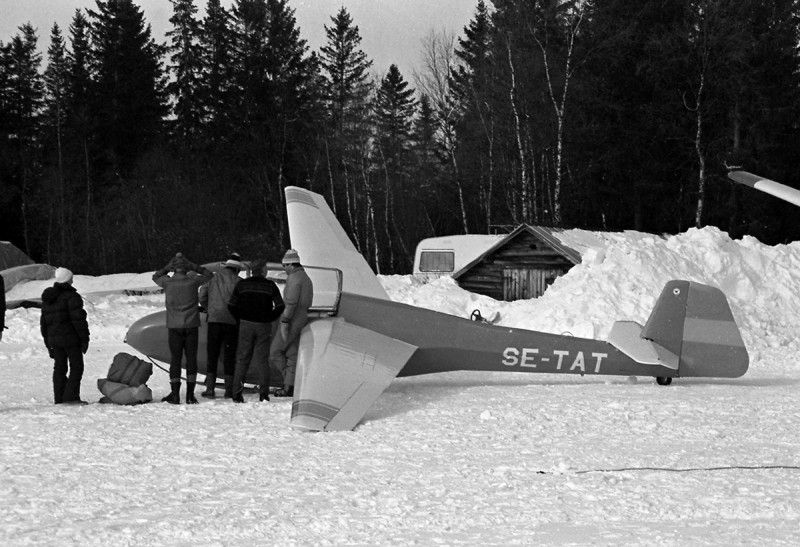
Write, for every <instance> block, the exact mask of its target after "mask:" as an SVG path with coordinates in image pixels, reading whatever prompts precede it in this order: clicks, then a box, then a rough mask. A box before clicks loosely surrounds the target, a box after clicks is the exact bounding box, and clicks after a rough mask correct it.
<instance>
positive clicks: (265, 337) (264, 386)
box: [233, 321, 272, 396]
mask: <svg viewBox="0 0 800 547" xmlns="http://www.w3.org/2000/svg"><path fill="white" fill-rule="evenodd" d="M271 338H272V324H271V323H252V322H250V321H240V322H239V349H238V351H237V352H236V374H235V375H234V376H233V395H234V396H236V395H238V394H240V393H242V391H243V390H244V377H245V376H246V375H247V369H248V368H250V364H251V363H253V364H255V366H256V367H258V370H259V371H260V372H261V374H260V375H259V379H260V381H261V383H260V384H259V393H260V394H261V395H269V343H270V339H271Z"/></svg>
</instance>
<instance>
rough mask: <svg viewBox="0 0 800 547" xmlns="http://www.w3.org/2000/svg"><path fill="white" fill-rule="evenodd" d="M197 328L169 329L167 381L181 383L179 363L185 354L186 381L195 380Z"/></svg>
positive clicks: (192, 381)
mask: <svg viewBox="0 0 800 547" xmlns="http://www.w3.org/2000/svg"><path fill="white" fill-rule="evenodd" d="M197 342H198V328H197V327H194V328H193V329H169V354H170V358H169V381H170V382H180V381H181V361H182V360H183V355H184V353H185V354H186V381H187V382H191V383H194V382H195V381H196V380H197Z"/></svg>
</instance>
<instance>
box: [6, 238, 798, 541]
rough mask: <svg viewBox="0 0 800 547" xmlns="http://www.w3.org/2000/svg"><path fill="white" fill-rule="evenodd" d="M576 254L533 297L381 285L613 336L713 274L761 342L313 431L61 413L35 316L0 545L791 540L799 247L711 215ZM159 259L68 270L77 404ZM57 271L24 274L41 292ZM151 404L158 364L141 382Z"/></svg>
mask: <svg viewBox="0 0 800 547" xmlns="http://www.w3.org/2000/svg"><path fill="white" fill-rule="evenodd" d="M564 238H565V240H566V242H567V243H568V244H570V245H572V246H574V247H575V248H579V249H581V250H582V252H583V257H584V262H583V264H581V265H579V266H576V267H575V268H573V270H572V271H571V272H570V273H569V274H567V275H565V276H563V277H562V278H560V279H558V280H557V281H556V283H555V284H554V285H553V286H552V287H551V288H550V289H549V290H548V291H547V293H546V294H545V295H544V296H543V297H541V298H539V299H537V300H530V301H521V302H514V303H503V302H497V301H494V300H491V299H488V298H486V297H482V296H477V295H473V294H470V293H467V292H465V291H462V290H461V289H459V288H458V287H457V286H456V285H455V284H454V283H453V282H452V281H451V280H449V279H441V280H437V281H434V282H431V283H427V284H424V283H421V282H418V281H416V280H415V279H413V278H412V277H409V276H388V277H382V278H381V281H382V283H383V285H384V287H385V288H386V289H387V291H388V292H389V294H390V296H391V297H392V298H393V299H395V300H398V301H402V302H406V303H411V304H416V305H419V306H424V307H429V308H433V309H437V310H440V311H444V312H447V313H451V314H455V315H459V316H462V317H468V316H469V314H470V313H471V311H472V310H473V309H476V308H478V309H480V310H481V312H482V314H483V315H484V316H489V315H491V314H492V313H494V312H498V313H499V315H500V324H502V325H508V326H516V327H523V328H529V329H536V330H542V331H548V332H555V333H571V334H573V335H575V336H584V337H596V338H605V337H606V336H607V334H608V331H609V329H610V327H611V324H612V323H613V321H614V320H617V319H632V320H636V321H639V322H640V323H644V322H645V320H646V319H647V316H648V314H649V312H650V309H651V307H652V305H653V303H654V301H655V299H656V297H657V296H658V294H659V293H660V291H661V288H662V286H663V284H664V283H665V282H666V281H667V280H669V279H674V278H682V279H690V280H696V281H701V282H704V283H708V284H713V285H716V286H718V287H720V288H721V289H722V290H723V291H724V292H725V293H726V294H727V296H728V298H729V301H730V304H731V308H732V310H733V313H734V316H735V317H736V320H737V322H738V324H739V326H740V328H741V330H742V335H743V338H744V340H745V343H746V345H747V348H748V350H749V352H750V356H751V365H750V370H749V371H748V372H747V374H746V375H745V376H744V377H742V378H738V379H733V380H731V379H725V380H722V379H677V380H675V381H674V382H673V384H672V385H671V386H669V387H661V386H657V385H656V384H655V382H654V381H653V380H652V378H643V377H640V378H625V377H585V378H581V377H574V376H558V375H537V374H525V373H474V372H473V373H470V372H461V373H448V374H441V375H431V376H422V377H412V378H403V379H398V380H395V382H393V383H392V385H391V386H390V387H389V388H388V389H387V390H386V391H385V392H384V394H383V395H382V396H381V397H380V398H379V399H378V401H377V402H376V403H375V405H374V406H373V408H372V409H371V410H370V412H369V413H368V414H367V416H366V418H365V419H364V421H363V422H362V424H361V425H360V426H359V427H358V428H356V430H355V431H352V432H343V433H303V432H299V431H295V430H292V429H291V428H290V427H289V425H288V421H289V411H290V407H291V402H290V401H288V400H280V399H278V400H273V401H272V402H270V403H258V402H257V399H258V398H257V396H256V395H255V394H249V395H246V397H247V399H248V402H247V404H244V405H236V404H232V403H230V402H229V401H227V400H222V399H217V400H215V401H208V400H205V399H203V400H201V404H199V405H196V406H186V405H181V406H179V407H175V406H172V405H167V404H161V403H151V404H146V405H141V406H135V407H121V406H113V405H99V404H93V405H89V406H85V407H75V406H55V405H53V404H52V388H51V372H52V363H51V360H50V359H49V358H48V356H47V352H46V351H45V348H44V346H43V344H42V342H41V340H40V337H39V332H38V322H39V311H38V310H36V309H28V310H25V309H15V310H11V311H9V312H8V314H7V317H6V319H7V321H6V322H7V325H8V327H9V330H7V331H5V335H4V337H3V340H2V341H1V342H0V544H2V545H59V546H63V545H81V546H82V545H118V546H126V545H136V546H146V545H193V546H194V545H343V544H347V545H352V544H357V545H406V544H418V545H430V544H435V545H466V544H469V545H478V544H480V545H501V544H502V545H506V544H525V545H531V544H547V545H588V544H591V545H798V544H800V440H798V433H800V389H799V388H800V382H799V381H798V376H800V374H798V373H800V365H799V364H798V359H797V356H798V352H799V350H800V347H799V346H800V344H798V341H797V335H798V332H799V331H800V329H799V327H800V325H799V324H798V323H800V273H798V272H800V243H793V244H791V245H784V246H777V247H767V246H763V245H761V244H760V243H759V242H758V241H756V240H754V239H751V238H745V239H744V240H742V241H738V240H737V241H733V240H731V239H729V238H728V237H727V235H726V234H725V233H722V232H720V231H718V230H716V229H714V228H705V229H702V230H694V229H693V230H689V231H688V232H686V233H683V234H680V235H678V236H674V237H669V238H666V239H664V238H659V237H656V236H652V235H647V234H641V233H635V232H627V233H624V234H606V233H593V232H584V231H571V232H567V233H566V234H565V236H564ZM148 283H149V274H139V275H119V276H108V277H101V278H92V277H86V276H80V275H78V276H76V281H75V285H76V287H77V288H78V290H79V291H80V292H81V293H82V294H84V296H85V298H86V308H87V311H88V313H89V324H90V327H91V331H92V342H91V346H90V349H89V353H88V355H87V369H86V373H85V375H84V380H83V398H84V399H87V400H89V401H93V402H95V401H97V400H98V399H99V398H100V396H101V395H100V393H99V391H97V388H96V380H97V379H98V378H104V377H105V376H106V372H107V370H108V367H109V365H110V363H111V359H112V357H113V356H114V355H115V354H116V353H118V352H121V351H127V352H131V353H132V350H131V349H130V348H128V347H126V346H125V345H124V344H123V342H122V340H123V337H124V334H125V331H126V329H127V327H128V326H129V325H130V324H131V323H132V322H133V321H134V320H136V319H137V318H139V317H141V316H143V315H145V314H147V313H150V312H153V311H156V310H159V309H161V308H162V306H163V296H161V295H149V296H135V297H134V296H125V295H124V294H121V290H122V289H124V288H126V287H134V288H141V287H142V286H146V285H148ZM48 284H49V283H44V282H30V283H27V284H25V285H22V286H17V287H15V288H14V289H13V290H12V293H13V294H12V293H9V295H7V296H8V298H9V299H10V300H11V299H19V298H26V297H31V296H38V295H39V294H41V290H42V289H43V288H44V287H45V286H47V285H48ZM148 385H149V386H150V387H151V388H152V389H153V392H154V396H155V398H156V400H160V398H161V397H162V396H163V395H165V394H166V393H167V391H168V378H167V374H166V373H164V372H162V371H160V370H158V369H155V372H154V374H153V376H152V378H151V379H150V381H149V382H148Z"/></svg>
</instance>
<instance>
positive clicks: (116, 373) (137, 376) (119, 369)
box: [108, 353, 153, 387]
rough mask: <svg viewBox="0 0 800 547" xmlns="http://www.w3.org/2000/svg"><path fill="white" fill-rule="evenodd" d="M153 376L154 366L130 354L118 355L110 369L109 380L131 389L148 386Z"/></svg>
mask: <svg viewBox="0 0 800 547" xmlns="http://www.w3.org/2000/svg"><path fill="white" fill-rule="evenodd" d="M152 374H153V364H152V363H150V362H149V361H145V360H143V359H139V358H138V357H134V356H133V355H130V354H128V353H118V354H116V355H115V356H114V360H113V361H112V362H111V367H110V368H109V369H108V379H109V380H111V381H112V382H118V383H120V384H125V385H128V386H131V387H138V386H140V385H142V384H146V383H147V380H149V379H150V376H151V375H152Z"/></svg>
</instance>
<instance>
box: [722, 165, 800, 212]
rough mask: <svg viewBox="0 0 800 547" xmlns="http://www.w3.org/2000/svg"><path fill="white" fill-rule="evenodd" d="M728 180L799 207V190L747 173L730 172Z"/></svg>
mask: <svg viewBox="0 0 800 547" xmlns="http://www.w3.org/2000/svg"><path fill="white" fill-rule="evenodd" d="M728 178H729V179H731V180H732V181H734V182H738V183H739V184H743V185H745V186H749V187H751V188H755V189H756V190H761V191H762V192H765V193H767V194H769V195H771V196H775V197H776V198H779V199H782V200H784V201H788V202H789V203H791V204H793V205H797V206H798V207H800V190H798V189H797V188H792V187H791V186H786V185H785V184H781V183H780V182H775V181H774V180H769V179H765V178H763V177H759V176H758V175H754V174H752V173H748V172H747V171H731V172H730V173H728Z"/></svg>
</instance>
